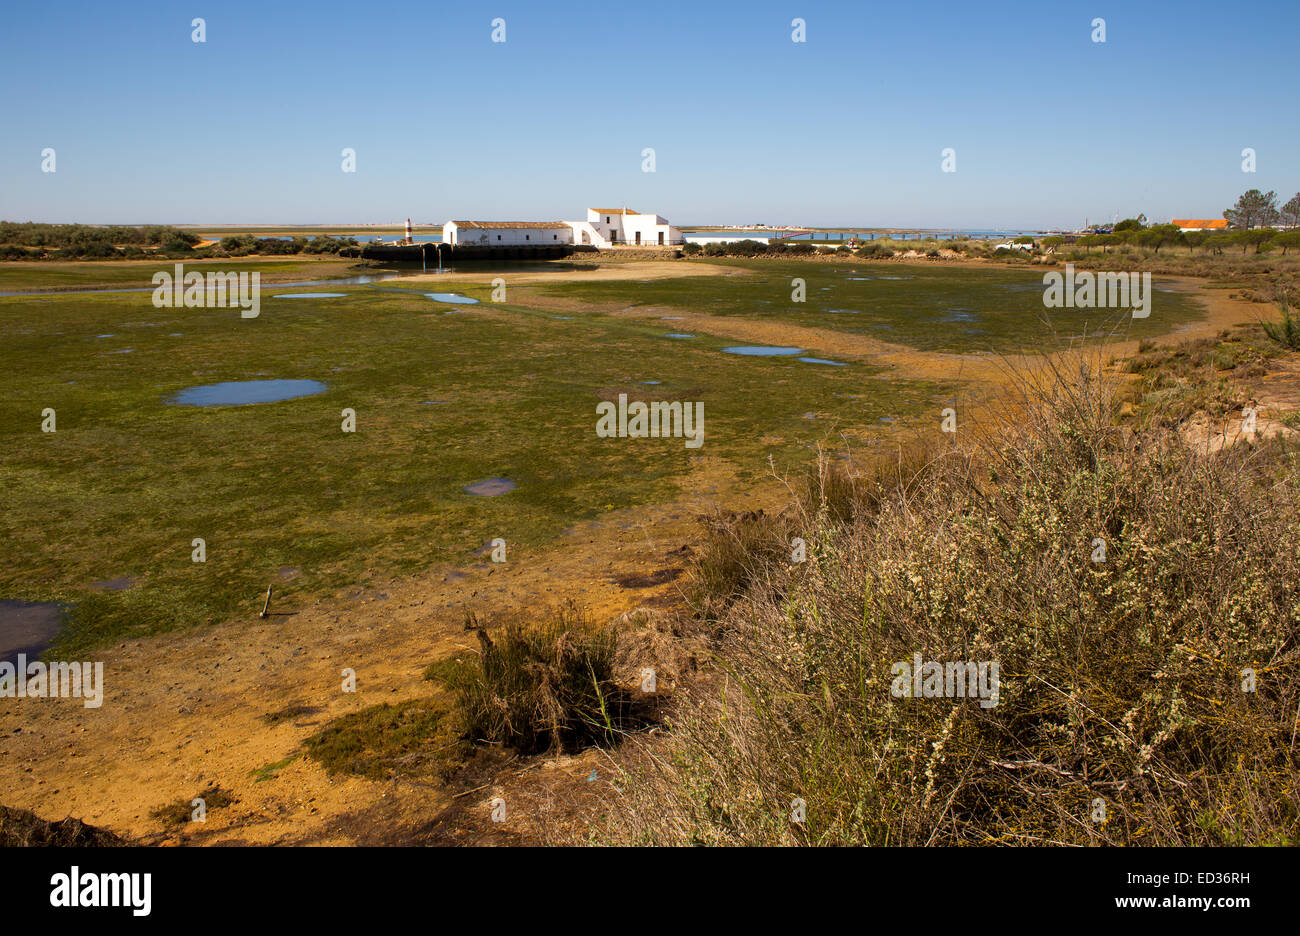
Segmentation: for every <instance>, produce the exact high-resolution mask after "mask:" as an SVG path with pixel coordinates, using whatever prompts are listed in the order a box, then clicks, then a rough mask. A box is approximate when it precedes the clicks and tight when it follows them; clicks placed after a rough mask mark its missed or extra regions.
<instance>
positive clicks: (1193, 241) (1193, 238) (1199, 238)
mask: <svg viewBox="0 0 1300 936" xmlns="http://www.w3.org/2000/svg"><path fill="white" fill-rule="evenodd" d="M1208 236H1209V235H1208V234H1207V233H1206V232H1205V231H1184V232H1183V243H1184V244H1186V245H1187V246H1188V247H1189V248H1191V250H1192V252H1193V253H1195V252H1196V248H1197V247H1200V246H1201V245H1202V244H1204V243H1205V239H1206V238H1207V237H1208Z"/></svg>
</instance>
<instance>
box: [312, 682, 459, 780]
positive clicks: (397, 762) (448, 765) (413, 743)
mask: <svg viewBox="0 0 1300 936" xmlns="http://www.w3.org/2000/svg"><path fill="white" fill-rule="evenodd" d="M450 716H451V712H450V709H449V708H448V706H447V704H446V702H445V701H443V700H441V699H412V700H410V701H408V702H401V703H398V704H396V705H390V704H388V703H384V704H382V705H372V706H370V707H368V708H365V709H362V710H361V711H359V712H354V713H352V714H350V715H344V716H343V717H342V718H338V719H335V720H334V721H333V722H331V723H330V724H329V725H328V726H327V727H325V728H323V729H322V730H321V731H319V732H317V733H316V734H313V735H311V736H310V737H308V738H307V739H306V740H305V741H304V742H303V747H304V750H305V752H306V754H307V756H308V757H311V758H312V759H313V760H315V761H316V762H317V763H319V764H320V765H321V766H322V767H323V768H324V769H325V770H326V771H328V772H329V773H331V774H340V773H351V774H357V775H358V776H362V777H367V778H369V779H371V780H386V779H389V778H391V777H394V776H398V775H402V776H424V777H428V776H432V777H437V778H438V779H440V780H447V779H449V778H450V776H451V773H452V771H453V770H454V768H455V766H456V765H457V764H458V760H457V752H458V751H459V748H460V739H459V736H458V734H457V733H456V730H455V722H454V720H453V719H452V718H451V717H450Z"/></svg>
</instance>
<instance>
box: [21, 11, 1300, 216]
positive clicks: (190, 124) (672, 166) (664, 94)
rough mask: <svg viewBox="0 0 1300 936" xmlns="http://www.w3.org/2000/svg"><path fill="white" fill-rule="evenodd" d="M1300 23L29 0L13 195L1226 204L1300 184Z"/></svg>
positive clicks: (1124, 14)
mask: <svg viewBox="0 0 1300 936" xmlns="http://www.w3.org/2000/svg"><path fill="white" fill-rule="evenodd" d="M196 16H202V17H203V18H204V19H205V20H206V24H207V41H206V42H205V43H202V44H198V43H194V42H192V41H191V37H190V34H191V26H190V21H191V20H192V19H193V18H194V17H196ZM495 17H502V18H504V19H505V20H506V42H504V43H493V42H492V41H491V32H492V27H491V25H490V24H491V21H492V20H493V19H494V18H495ZM795 17H801V18H803V19H804V20H805V21H806V23H807V27H806V30H807V41H806V42H804V43H795V42H792V41H791V20H793V19H794V18H795ZM1095 17H1103V18H1104V19H1105V21H1106V40H1107V41H1106V42H1105V43H1104V44H1099V43H1094V42H1092V41H1091V33H1092V26H1091V25H1090V24H1091V22H1092V20H1093V19H1094V18H1095ZM1297 27H1300V2H1296V0H1262V2H1251V3H1241V4H1223V3H1210V2H1196V0H1191V2H1189V0H1169V2H1141V0H1124V2H1118V0H1104V2H1103V0H1089V2H1073V0H1039V2H1033V3H1017V2H1005V0H997V2H986V3H957V2H944V0H929V2H924V3H922V2H915V3H914V2H892V3H885V2H875V0H872V2H866V0H859V2H848V3H839V2H814V0H793V2H764V0H749V2H740V3H721V2H704V3H696V4H648V3H631V2H585V0H570V2H565V3H563V4H556V3H540V2H527V3H504V2H491V3H476V2H454V3H453V2H442V0H432V2H431V0H423V2H416V3H406V2H378V3H358V2H356V0H350V2H346V3H344V2H339V3H334V2H317V3H312V4H297V3H290V2H279V0H276V2H266V0H263V2H259V3H223V2H217V0H190V2H188V3H183V4H181V3H174V2H172V3H131V4H116V3H86V4H82V3H75V2H73V3H69V2H60V3H46V4H38V3H7V4H5V5H4V8H3V11H2V12H0V62H3V63H4V66H3V67H4V74H5V78H6V82H5V83H6V85H7V86H8V87H7V92H6V94H5V95H4V103H3V105H0V106H2V108H3V110H2V113H3V125H4V131H5V132H4V133H3V135H0V218H3V219H6V220H40V221H79V222H87V223H109V222H119V223H142V222H160V223H217V222H225V223H302V224H309V223H348V222H394V221H399V220H402V219H405V218H406V217H408V216H409V217H412V218H414V219H415V220H416V221H417V222H418V223H428V222H438V223H440V222H442V221H444V220H447V219H448V218H453V217H454V218H466V217H468V218H481V219H531V220H552V219H564V218H577V217H581V216H582V215H581V212H582V210H583V209H585V208H586V207H588V206H600V207H605V206H617V205H622V204H628V205H630V206H631V207H634V208H638V209H641V210H646V211H655V212H658V213H659V214H662V215H665V216H667V217H668V218H669V219H670V220H672V221H673V222H674V223H682V224H701V223H744V222H766V223H770V224H787V223H789V224H793V223H798V224H809V225H867V226H895V225H897V226H945V227H957V228H982V227H993V228H1019V227H1025V228H1039V227H1058V226H1059V227H1076V226H1078V225H1080V224H1082V223H1083V220H1084V218H1085V217H1088V218H1090V219H1093V220H1099V219H1109V218H1110V217H1111V215H1113V214H1115V213H1119V214H1120V215H1121V216H1123V215H1127V214H1132V213H1136V212H1138V211H1142V212H1145V213H1146V214H1147V216H1148V217H1149V218H1152V219H1161V220H1163V219H1165V218H1168V217H1170V216H1175V217H1218V216H1219V215H1220V213H1221V212H1222V210H1223V209H1224V208H1225V207H1228V206H1229V205H1231V204H1232V202H1233V201H1234V200H1235V198H1236V196H1237V195H1239V194H1240V193H1241V192H1242V191H1244V190H1246V189H1247V188H1261V189H1263V190H1265V191H1267V190H1269V189H1275V190H1277V192H1278V194H1279V195H1280V196H1281V199H1282V200H1283V201H1285V200H1286V199H1287V198H1289V197H1290V196H1291V195H1292V194H1293V193H1295V192H1296V191H1297V190H1300V121H1297V120H1296V89H1297V86H1298V84H1300V83H1298V82H1297V78H1300V65H1298V64H1297V55H1296V37H1297V34H1298V33H1300V29H1298V28H1297ZM45 147H53V148H54V149H55V151H56V159H57V171H56V172H54V173H44V172H42V171H41V151H42V150H43V149H44V148H45ZM344 147H351V148H353V149H355V150H356V154H357V171H356V172H355V173H344V172H342V171H341V168H340V164H341V162H342V156H341V151H342V149H343V148H344ZM646 147H652V148H654V150H655V170H656V171H655V172H653V173H647V172H643V171H642V156H641V153H642V150H643V149H644V148H646ZM945 147H952V148H953V149H954V150H955V151H956V167H957V171H956V172H954V173H944V172H941V170H940V164H941V153H942V150H943V149H944V148H945ZM1245 147H1252V148H1254V149H1255V151H1256V153H1257V167H1258V169H1257V172H1255V173H1254V174H1247V173H1243V172H1242V171H1241V155H1240V154H1241V151H1242V149H1243V148H1245Z"/></svg>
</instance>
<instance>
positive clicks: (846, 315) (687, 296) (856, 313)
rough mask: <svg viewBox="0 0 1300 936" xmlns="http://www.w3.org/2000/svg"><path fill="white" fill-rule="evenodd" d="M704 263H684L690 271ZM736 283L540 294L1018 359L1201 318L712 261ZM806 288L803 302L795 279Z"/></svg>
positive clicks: (867, 272) (1181, 303)
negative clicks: (1053, 305)
mask: <svg viewBox="0 0 1300 936" xmlns="http://www.w3.org/2000/svg"><path fill="white" fill-rule="evenodd" d="M696 262H703V261H688V262H687V263H685V264H684V265H686V266H687V267H688V269H689V264H691V263H696ZM709 262H710V263H719V264H722V265H726V266H730V267H733V268H735V270H736V272H737V273H738V274H740V275H736V276H728V277H726V278H725V279H720V278H718V277H712V276H710V277H704V276H694V277H693V276H689V275H683V276H682V277H680V278H674V279H663V280H655V281H652V282H648V283H637V282H631V281H629V282H620V281H609V280H606V281H599V282H591V283H564V284H557V285H554V286H549V287H545V288H544V290H543V293H544V294H545V295H550V296H562V297H567V298H571V299H576V300H579V301H581V302H583V303H587V302H590V303H622V304H625V305H628V306H639V307H642V308H645V307H652V308H655V309H661V308H662V309H663V312H664V314H665V315H667V314H670V313H673V312H707V313H708V314H710V315H723V316H739V317H743V318H747V319H753V320H756V321H761V322H773V321H779V322H782V323H789V324H794V325H806V326H813V327H816V328H825V329H831V330H834V331H842V332H847V333H850V334H861V335H868V336H870V337H873V338H877V339H880V340H882V341H887V342H890V343H897V344H903V345H908V346H910V347H913V348H918V349H920V350H924V351H951V352H971V351H986V350H987V351H995V352H1002V353H1015V352H1019V351H1022V350H1027V349H1028V350H1034V349H1042V348H1047V347H1058V346H1059V345H1060V344H1062V343H1067V342H1069V341H1071V340H1075V339H1077V338H1079V337H1081V336H1082V335H1084V334H1089V335H1093V334H1096V333H1098V332H1101V333H1103V334H1105V333H1110V332H1111V331H1112V330H1113V331H1117V332H1119V333H1120V334H1122V335H1123V336H1124V337H1130V338H1140V337H1143V336H1148V335H1155V334H1160V333H1164V332H1168V331H1170V330H1172V329H1173V328H1175V327H1176V326H1177V325H1179V324H1181V323H1183V322H1187V321H1190V320H1193V319H1195V318H1197V317H1199V316H1200V315H1201V310H1200V308H1199V306H1198V304H1197V303H1196V302H1194V301H1193V300H1191V299H1190V298H1188V297H1187V296H1186V295H1184V294H1182V293H1179V292H1176V291H1170V289H1169V287H1168V285H1167V284H1164V283H1162V282H1161V281H1159V280H1156V281H1154V283H1153V286H1154V288H1155V290H1156V291H1155V294H1154V297H1153V299H1152V308H1151V314H1150V316H1149V317H1148V318H1145V319H1132V318H1129V317H1127V316H1121V315H1120V314H1119V313H1117V312H1115V311H1111V310H1101V309H1097V310H1076V309H1068V310H1064V309H1058V310H1050V312H1051V314H1050V315H1048V314H1046V313H1047V312H1049V310H1047V309H1045V308H1044V306H1043V289H1044V287H1043V273H1042V272H1041V271H1030V270H1014V269H999V268H983V267H973V266H962V265H939V264H935V265H929V264H897V263H871V262H862V261H856V260H854V259H853V258H852V257H847V258H845V259H844V260H843V261H842V262H841V261H840V260H839V258H838V257H837V258H836V260H835V261H828V262H823V263H808V262H803V261H798V260H768V259H729V260H718V261H709ZM796 279H799V280H802V281H803V282H804V283H805V284H806V289H805V296H804V299H803V301H798V300H796V299H794V298H793V293H794V290H795V288H796V287H795V286H794V285H792V283H793V281H794V280H796Z"/></svg>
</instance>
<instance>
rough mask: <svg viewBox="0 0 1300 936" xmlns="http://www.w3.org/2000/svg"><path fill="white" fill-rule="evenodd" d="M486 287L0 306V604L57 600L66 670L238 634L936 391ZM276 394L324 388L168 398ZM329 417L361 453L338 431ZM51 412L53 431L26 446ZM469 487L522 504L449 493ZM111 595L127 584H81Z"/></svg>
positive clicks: (787, 458) (874, 423) (803, 454)
mask: <svg viewBox="0 0 1300 936" xmlns="http://www.w3.org/2000/svg"><path fill="white" fill-rule="evenodd" d="M484 279H485V281H484V283H483V284H482V285H481V286H473V287H468V288H463V287H456V288H457V291H461V292H465V293H467V294H468V295H470V296H474V297H477V298H479V299H482V300H484V302H483V303H482V304H480V305H477V306H449V305H443V304H440V303H435V302H433V301H432V300H430V299H427V298H425V297H424V296H423V295H421V294H420V293H419V292H416V291H413V290H401V289H387V288H385V289H380V288H369V287H344V290H346V293H347V294H346V296H344V297H342V298H337V299H320V300H310V299H277V298H274V296H273V293H274V292H276V291H275V290H264V292H263V297H262V309H261V314H260V315H259V317H258V318H256V319H241V318H240V316H239V313H238V311H237V310H229V309H217V310H205V309H156V308H154V307H153V305H152V303H151V301H150V296H149V294H148V293H139V294H113V295H95V296H66V295H58V294H52V295H49V296H41V297H38V298H30V297H28V298H16V297H15V298H0V365H2V366H3V368H4V372H5V389H6V392H5V395H4V399H3V400H0V478H3V481H4V485H5V489H6V493H7V506H6V509H5V511H4V512H3V514H0V596H3V597H5V598H20V599H26V600H51V601H62V602H65V603H67V604H69V605H71V606H72V608H73V610H72V612H71V615H70V619H69V621H68V624H67V626H66V627H65V629H64V631H63V633H62V635H61V637H60V638H59V642H58V643H57V644H56V645H55V647H54V648H52V650H51V653H59V654H78V653H82V652H86V651H88V650H90V649H92V648H94V647H98V646H104V645H107V644H110V643H113V642H116V641H120V640H122V639H124V638H126V637H128V636H137V637H138V636H144V635H149V634H155V633H159V632H162V631H167V630H172V629H175V628H183V627H190V626H195V625H202V624H205V623H214V622H218V621H223V620H228V619H232V618H234V619H252V618H253V617H254V616H255V615H256V614H257V612H258V611H260V610H261V599H262V596H263V595H264V594H265V592H266V588H267V585H268V584H273V585H274V586H275V599H274V603H273V607H272V611H274V612H282V611H293V610H295V609H296V608H297V607H300V606H301V604H302V603H304V602H307V601H310V600H313V599H315V598H319V597H326V596H330V595H334V594H338V593H339V592H344V591H346V590H348V589H353V590H355V589H357V588H363V587H365V586H366V585H367V583H370V582H384V581H388V580H391V579H392V578H396V577H402V576H407V575H412V574H416V573H419V572H423V571H427V570H429V569H430V568H439V567H443V568H445V567H454V566H457V565H464V564H468V563H472V562H476V561H480V560H479V558H478V557H476V555H475V552H476V550H478V549H479V548H480V547H481V546H482V545H483V544H484V543H485V542H486V541H488V540H489V539H491V538H493V537H496V536H504V537H506V538H507V540H508V542H509V543H510V549H511V553H512V555H523V554H525V553H526V552H527V551H529V550H533V549H537V548H541V547H542V546H544V545H546V544H549V543H551V542H553V541H554V540H555V538H556V537H557V536H558V535H559V534H560V533H562V532H563V531H564V530H565V529H567V528H569V527H571V526H573V525H574V524H576V523H578V522H580V521H582V520H585V519H590V518H593V517H595V516H598V515H599V514H601V513H603V512H605V511H608V510H614V509H620V508H627V507H634V506H643V505H649V504H654V503H660V502H663V501H664V500H667V499H672V498H674V497H676V496H678V494H679V492H680V490H681V487H682V484H683V482H684V481H685V479H688V478H689V477H690V476H691V475H692V473H693V472H694V471H696V470H697V466H698V465H699V461H698V459H699V457H700V456H701V455H705V456H707V457H709V458H716V459H720V460H722V462H723V463H727V464H729V465H730V466H732V467H733V468H734V470H735V476H736V477H738V478H739V480H740V481H741V482H742V483H744V482H749V481H754V480H758V479H761V478H763V477H766V476H767V474H768V472H769V471H770V468H769V464H768V459H769V456H770V457H771V458H772V459H773V462H774V464H775V465H776V466H777V467H778V468H781V467H788V466H790V465H793V464H797V463H798V462H800V461H802V460H804V459H806V458H807V457H808V454H809V452H810V451H811V450H812V448H813V447H814V446H816V445H817V444H818V443H820V442H822V441H823V440H826V439H830V440H841V437H842V436H847V438H849V439H850V440H853V441H854V443H855V444H858V445H869V444H870V443H871V440H872V438H873V433H876V432H878V431H879V430H877V429H874V428H873V427H882V428H883V424H882V423H881V422H880V420H881V419H882V418H895V419H899V420H905V419H907V418H908V417H909V416H912V415H915V414H918V413H920V412H922V411H923V410H924V409H926V408H929V407H932V406H933V405H934V402H935V401H936V400H938V399H944V398H946V397H948V396H951V394H952V390H951V388H950V387H945V386H943V385H940V384H938V383H929V382H924V381H910V380H906V379H899V378H894V377H891V378H890V379H888V380H886V379H884V378H883V377H882V372H881V371H880V370H879V369H877V368H872V367H869V366H866V365H862V364H854V365H853V366H851V367H826V366H818V365H811V364H804V363H800V362H798V361H795V360H792V359H788V358H786V359H760V358H740V357H736V356H733V355H728V354H722V353H720V349H721V348H722V347H725V346H726V345H727V344H729V343H730V342H724V341H721V340H717V339H710V338H707V337H706V336H699V337H697V338H694V339H683V340H677V339H671V338H668V337H666V334H667V332H669V331H671V330H672V329H671V328H669V327H665V325H666V324H667V323H658V322H642V321H632V320H627V319H620V318H615V317H611V316H603V315H594V314H583V313H581V312H579V313H575V315H574V317H573V318H572V319H571V320H559V319H556V318H555V317H554V315H553V314H552V313H549V312H542V311H538V310H535V309H530V308H528V307H526V306H524V305H518V304H509V305H508V304H504V303H503V304H493V303H490V302H488V301H487V300H488V298H489V295H490V286H489V285H488V282H489V281H490V274H489V275H485V278H484ZM344 290H338V289H336V290H330V291H344ZM286 291H290V292H297V291H300V290H298V289H294V290H286ZM270 378H295V379H296V378H305V379H315V380H319V381H322V382H324V383H325V384H326V385H327V387H328V389H327V390H326V391H325V392H324V393H322V394H320V395H318V396H313V397H305V398H301V399H296V400H289V401H284V402H280V403H265V404H257V405H251V406H216V407H206V408H199V407H189V406H175V405H170V404H169V403H168V402H167V401H168V400H169V399H170V398H171V397H172V396H173V395H174V394H175V393H176V392H177V391H179V390H181V389H183V388H185V387H188V386H192V385H206V384H214V383H219V382H225V381H240V380H263V379H270ZM648 381H658V383H653V384H652V383H648ZM621 393H622V394H627V395H628V397H629V399H631V400H641V401H656V400H662V401H685V400H690V401H702V402H703V403H704V407H705V409H704V411H705V427H706V428H705V443H704V447H703V448H702V449H700V450H693V449H688V448H686V447H685V445H684V442H683V440H682V439H604V438H600V437H598V436H597V435H596V433H595V424H596V404H597V403H598V402H601V401H604V400H617V398H618V396H619V394H621ZM345 408H349V409H353V410H355V412H356V416H357V431H356V432H355V433H344V432H342V431H341V425H342V419H343V416H342V411H343V410H344V409H345ZM46 409H52V410H54V411H55V413H56V414H57V431H55V432H43V431H42V422H43V419H44V417H43V416H42V413H43V411H44V410H46ZM835 444H839V445H842V444H843V442H842V441H838V442H836V443H835ZM487 478H508V479H510V480H512V481H514V482H515V483H516V485H517V487H516V488H515V490H513V491H511V492H510V493H509V494H505V495H502V496H499V497H476V496H473V495H471V494H469V493H466V492H465V491H464V490H463V488H464V487H465V486H467V485H471V484H473V483H475V482H478V481H481V480H484V479H487ZM196 538H201V539H203V540H204V541H205V543H206V561H204V562H195V561H193V552H194V548H195V547H194V545H193V541H194V540H195V539H196ZM286 570H287V571H286ZM299 573H300V574H299ZM121 577H129V578H130V579H131V580H132V584H131V585H130V587H128V588H125V589H123V590H118V591H112V590H106V591H95V590H93V588H92V586H93V585H94V584H95V583H97V582H103V581H106V580H110V579H118V578H121Z"/></svg>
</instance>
